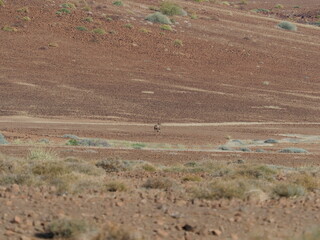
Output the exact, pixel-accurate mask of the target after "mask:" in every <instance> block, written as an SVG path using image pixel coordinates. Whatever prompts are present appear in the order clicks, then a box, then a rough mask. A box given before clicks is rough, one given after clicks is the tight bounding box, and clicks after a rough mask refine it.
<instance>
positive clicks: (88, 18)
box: [83, 17, 93, 22]
mask: <svg viewBox="0 0 320 240" xmlns="http://www.w3.org/2000/svg"><path fill="white" fill-rule="evenodd" d="M83 21H85V22H93V18H92V17H86V18H84V19H83Z"/></svg>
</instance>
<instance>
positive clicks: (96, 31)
mask: <svg viewBox="0 0 320 240" xmlns="http://www.w3.org/2000/svg"><path fill="white" fill-rule="evenodd" d="M92 32H93V33H96V34H100V35H104V34H106V31H105V30H104V29H102V28H95V29H93V30H92Z"/></svg>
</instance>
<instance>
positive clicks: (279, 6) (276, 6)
mask: <svg viewBox="0 0 320 240" xmlns="http://www.w3.org/2000/svg"><path fill="white" fill-rule="evenodd" d="M274 8H278V9H282V8H283V5H282V4H280V3H278V4H276V5H275V6H274Z"/></svg>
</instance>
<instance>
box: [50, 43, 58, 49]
mask: <svg viewBox="0 0 320 240" xmlns="http://www.w3.org/2000/svg"><path fill="white" fill-rule="evenodd" d="M48 46H49V47H54V48H56V47H59V44H58V43H56V42H51V43H49V44H48Z"/></svg>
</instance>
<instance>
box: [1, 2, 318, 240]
mask: <svg viewBox="0 0 320 240" xmlns="http://www.w3.org/2000/svg"><path fill="white" fill-rule="evenodd" d="M64 2H65V1H62V0H56V1H37V0H29V1H27V2H26V1H22V0H5V1H4V3H5V4H4V6H0V29H1V30H0V92H1V94H0V133H2V134H3V135H4V136H5V137H6V139H7V140H8V141H9V142H10V143H12V142H14V141H16V140H22V141H24V143H23V144H9V145H1V146H0V153H1V154H3V155H4V156H10V157H25V156H26V155H27V154H28V151H29V149H30V148H33V147H34V143H35V142H37V141H39V140H41V139H44V138H46V139H49V140H50V142H52V143H53V144H49V145H48V146H45V148H50V149H54V151H56V152H57V153H58V154H59V156H61V157H70V156H73V157H76V158H81V159H90V160H101V159H105V158H107V157H111V158H113V157H114V158H121V159H125V160H145V161H148V162H151V163H153V164H164V165H171V164H177V163H182V164H184V163H186V162H192V161H201V160H204V159H214V160H221V161H227V162H234V161H237V160H239V159H242V160H244V161H246V162H247V163H266V164H274V165H284V166H288V167H298V166H310V165H313V166H319V164H320V162H319V157H320V148H319V142H300V143H299V144H292V145H291V144H289V143H281V144H279V145H270V146H267V147H266V150H267V151H268V152H266V153H256V152H248V153H244V152H239V151H238V152H232V151H219V150H218V147H219V146H221V145H224V144H225V143H226V142H228V141H229V139H241V140H254V139H260V140H264V139H269V138H273V139H278V140H281V139H283V138H285V137H284V135H285V134H301V135H308V136H320V128H319V125H320V120H319V119H320V28H319V27H316V26H311V25H307V24H305V23H308V22H311V21H312V22H314V21H317V14H318V15H320V4H319V1H317V0H305V1H302V0H296V1H291V0H279V1H278V0H277V1H276V0H267V1H263V0H256V1H254V2H250V1H249V3H248V4H246V5H241V6H240V5H239V4H237V3H234V4H231V6H226V5H223V4H218V3H216V4H214V3H210V2H201V3H199V2H196V1H182V0H177V1H175V2H177V3H179V4H180V5H181V6H183V7H184V9H185V10H187V11H188V13H195V14H197V16H198V18H197V19H191V18H190V17H189V16H186V17H177V16H175V17H174V19H175V22H176V23H175V24H174V25H173V26H172V28H173V31H164V30H161V29H160V25H159V24H150V23H148V22H147V21H145V20H144V18H145V16H147V15H148V14H150V13H152V12H153V11H152V10H149V7H150V6H159V5H160V3H161V1H156V0H153V1H147V0H137V1H132V0H127V1H123V2H124V6H122V7H117V6H115V5H113V4H112V2H113V1H110V0H96V1H87V4H88V6H89V7H90V8H91V11H90V12H87V11H83V10H81V8H82V7H83V5H81V4H79V6H81V7H78V8H77V9H75V10H72V13H71V14H64V15H62V16H58V15H57V14H56V12H57V11H58V10H59V9H61V6H60V5H61V4H62V3H64ZM74 2H76V1H74ZM276 4H282V5H283V6H284V8H283V9H274V6H275V5H276ZM295 6H299V8H294V7H295ZM23 7H27V9H28V10H27V11H17V10H18V9H21V8H23ZM257 8H266V9H272V11H271V13H268V14H265V13H260V14H259V13H254V12H252V11H250V10H252V9H257ZM103 14H105V15H103ZM26 16H28V17H30V21H24V20H23V17H26ZM302 16H304V17H303V18H302ZM86 17H92V18H93V22H87V21H84V20H83V19H84V18H86ZM108 17H110V18H112V19H113V20H112V21H110V19H109V20H108ZM288 18H291V19H292V20H294V21H296V22H295V24H296V25H297V27H298V30H297V31H296V32H291V31H286V30H283V29H280V28H278V27H276V25H277V24H278V23H280V22H281V21H283V20H288ZM126 24H132V26H133V27H132V28H130V27H128V25H127V27H125V25H126ZM7 26H9V27H14V28H15V29H17V31H13V32H8V31H4V30H2V29H3V27H7ZM78 26H84V27H86V28H87V29H88V31H79V30H77V29H76V27H78ZM130 26H131V25H130ZM98 28H99V29H100V28H101V29H104V30H105V31H106V34H104V35H99V34H95V33H92V30H93V29H98ZM142 29H143V31H142ZM145 29H146V30H148V31H145ZM176 39H178V40H181V41H182V46H176V45H175V44H174V41H175V40H176ZM158 121H160V122H161V123H162V130H161V133H160V134H155V133H154V132H153V124H155V123H156V122H158ZM64 134H75V135H77V136H80V137H91V138H102V139H107V140H109V139H110V140H123V141H133V142H143V143H159V144H169V145H170V146H171V149H132V148H123V149H121V148H112V147H111V148H98V147H79V146H77V147H72V146H66V145H65V142H66V139H64V138H62V136H63V135H64ZM28 141H29V142H30V143H28ZM179 144H182V145H184V148H183V149H175V148H174V146H178V145H179ZM203 146H205V147H203ZM208 146H212V148H210V149H208ZM285 147H299V148H304V149H306V150H308V152H309V153H308V154H283V153H279V152H278V151H279V150H280V149H282V148H285ZM0 173H1V172H0ZM164 175H165V174H164ZM171 175H172V176H171ZM165 176H167V175H165ZM169 176H170V177H172V178H177V179H178V178H179V177H181V176H180V175H179V174H177V175H175V174H169ZM109 177H110V178H112V177H115V178H116V177H118V178H120V179H123V180H124V181H127V182H130V183H131V184H132V189H135V191H134V190H129V191H128V192H124V193H122V192H121V193H118V192H116V193H109V192H107V193H105V192H101V193H100V192H98V193H97V192H93V191H90V190H88V191H86V192H84V193H82V194H78V195H68V194H66V195H57V194H56V193H55V191H54V189H49V188H45V187H44V188H37V187H26V186H17V185H13V186H8V187H1V188H0V240H2V239H21V240H27V239H39V238H38V237H40V236H38V237H35V235H34V234H35V233H43V231H44V230H45V228H46V226H47V225H48V224H50V222H51V221H52V220H53V219H57V218H64V217H69V218H75V219H84V220H87V221H89V222H94V223H95V224H97V225H103V223H105V222H106V221H112V222H115V223H118V224H121V225H123V226H129V227H130V228H132V229H135V230H138V231H140V232H142V233H143V234H144V235H145V236H146V239H232V240H237V239H239V240H240V239H244V240H246V239H250V237H252V236H253V235H254V234H255V233H256V232H258V233H259V234H261V233H265V235H264V237H265V238H261V239H287V238H288V236H299V235H301V234H302V233H303V232H304V231H305V230H306V229H310V228H311V227H313V226H315V225H317V224H319V221H320V219H319V216H320V202H319V192H317V193H311V194H310V195H308V196H306V197H303V198H293V199H280V200H279V199H276V200H275V199H269V200H267V201H262V202H260V201H257V202H256V201H254V202H250V201H242V200H216V201H206V200H185V199H184V198H183V197H180V196H179V195H175V193H173V192H170V191H168V192H165V191H158V190H150V191H147V190H145V189H141V188H140V186H141V184H142V183H143V182H144V181H145V180H146V179H147V178H149V177H152V173H145V174H144V175H143V174H142V175H137V176H135V175H130V173H128V174H122V173H119V174H114V175H112V176H109ZM186 224H189V225H190V226H191V227H192V231H191V230H190V231H189V230H188V231H186V230H185V229H184V228H183V226H186ZM262 235H263V234H262ZM268 236H269V237H270V238H267V237H268ZM252 239H253V238H252Z"/></svg>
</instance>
